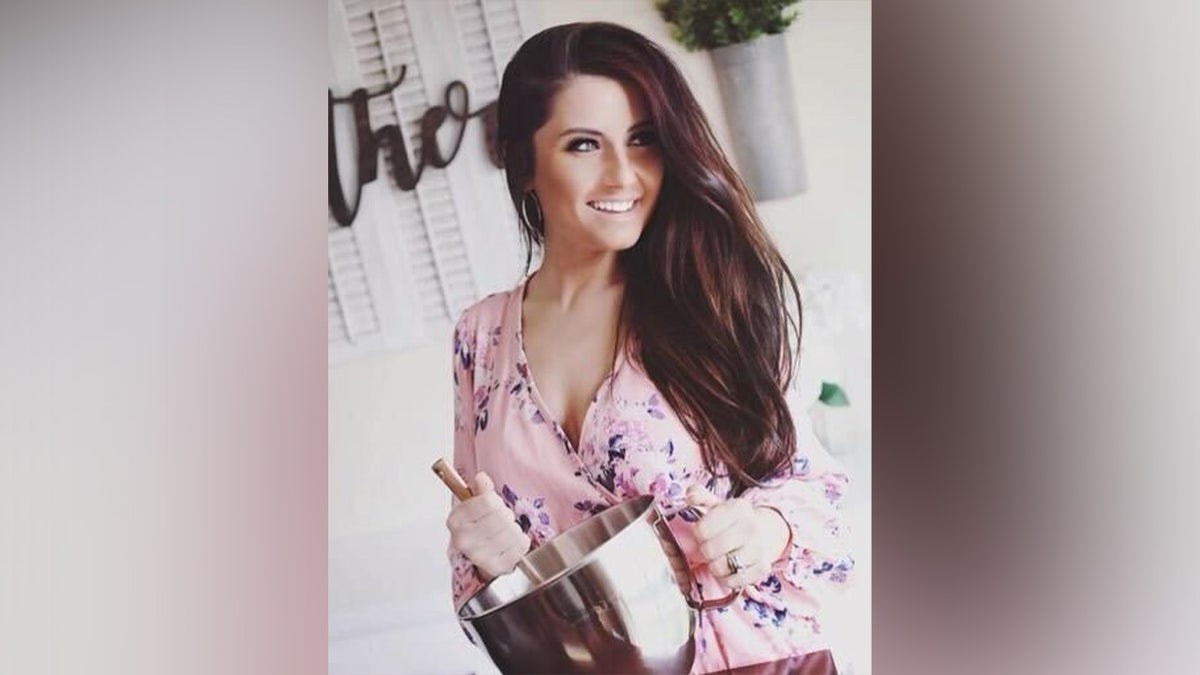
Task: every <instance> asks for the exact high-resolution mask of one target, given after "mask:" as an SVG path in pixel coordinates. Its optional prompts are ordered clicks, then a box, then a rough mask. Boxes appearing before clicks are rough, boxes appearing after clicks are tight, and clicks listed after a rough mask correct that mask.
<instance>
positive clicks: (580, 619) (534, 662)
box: [458, 496, 732, 673]
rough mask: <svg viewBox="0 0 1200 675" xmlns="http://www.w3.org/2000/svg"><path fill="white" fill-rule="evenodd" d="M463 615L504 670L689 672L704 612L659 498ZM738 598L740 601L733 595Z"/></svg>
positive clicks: (539, 558) (599, 528)
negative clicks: (658, 504) (694, 638)
mask: <svg viewBox="0 0 1200 675" xmlns="http://www.w3.org/2000/svg"><path fill="white" fill-rule="evenodd" d="M524 563H525V564H524V565H523V567H524V568H525V569H522V567H518V568H517V569H515V570H513V571H512V572H510V573H509V574H505V575H502V576H499V577H497V578H495V579H493V580H492V581H491V582H490V583H488V584H487V585H486V586H484V587H483V588H482V589H480V590H479V591H478V592H477V593H476V594H475V595H474V596H472V597H471V598H470V599H469V600H468V601H467V602H466V603H464V604H463V606H462V607H461V608H460V609H459V613H458V614H459V618H460V619H462V622H463V624H464V626H465V627H466V629H467V632H468V633H469V634H470V636H471V638H472V640H473V641H474V642H475V644H477V645H480V646H482V647H483V648H484V649H485V650H486V651H487V653H488V655H489V656H490V657H491V658H492V661H494V662H495V663H496V666H497V667H498V668H500V670H501V671H503V672H505V673H686V672H688V670H690V668H691V666H692V661H693V659H694V658H695V645H694V643H693V642H692V636H693V634H694V632H695V629H696V621H697V617H698V612H699V610H701V609H702V608H708V607H710V606H713V605H710V604H704V605H701V604H699V603H696V602H694V601H693V600H691V598H690V596H689V590H690V589H691V587H692V577H691V573H690V571H689V569H688V566H687V562H686V560H685V558H684V556H683V553H682V552H681V551H680V549H679V545H678V543H677V542H676V541H675V538H674V536H673V535H672V534H671V530H670V528H668V527H667V523H666V521H665V520H664V518H663V516H662V514H661V513H659V511H658V509H657V507H656V506H655V505H654V499H653V497H650V496H643V497H638V498H636V499H633V500H631V501H628V502H625V503H624V504H619V505H617V506H613V507H610V508H609V509H607V510H605V511H603V512H601V513H599V514H597V515H594V516H592V517H590V518H588V519H587V520H585V521H583V522H581V523H579V524H578V525H575V526H574V527H572V528H571V529H569V530H567V531H566V532H563V533H562V534H560V535H558V536H557V537H555V538H553V539H551V540H550V541H548V542H546V543H544V544H542V545H541V546H540V547H538V548H536V549H534V550H533V551H531V552H530V553H529V554H528V555H526V556H525V559H524ZM731 597H732V596H731Z"/></svg>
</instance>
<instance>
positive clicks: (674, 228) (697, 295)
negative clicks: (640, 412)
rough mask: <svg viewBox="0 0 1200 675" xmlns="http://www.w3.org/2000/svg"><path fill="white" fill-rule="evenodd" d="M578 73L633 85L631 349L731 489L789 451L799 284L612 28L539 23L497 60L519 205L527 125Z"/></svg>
mask: <svg viewBox="0 0 1200 675" xmlns="http://www.w3.org/2000/svg"><path fill="white" fill-rule="evenodd" d="M582 74H586V75H599V76H604V77H608V78H611V79H614V80H617V81H620V82H623V83H627V84H629V85H632V86H633V87H634V88H636V89H637V90H638V91H640V92H641V95H642V97H643V100H644V101H645V104H646V108H647V111H648V112H649V115H650V118H651V121H652V124H653V127H654V130H655V132H656V134H657V136H658V142H659V147H660V149H661V152H662V155H663V184H662V188H661V190H660V193H659V197H658V202H657V204H656V206H655V208H654V211H653V213H652V214H651V216H650V219H649V222H647V224H646V228H645V230H644V231H643V232H642V236H641V237H640V238H639V239H638V241H637V243H636V244H634V245H633V246H632V247H631V248H629V249H628V250H625V251H622V252H621V253H620V254H619V258H618V259H619V265H620V267H621V271H622V273H623V274H624V276H625V288H626V293H625V296H624V297H625V304H624V308H623V310H622V311H623V315H624V317H625V320H626V321H627V322H628V328H629V330H630V331H631V332H632V333H633V335H634V336H636V340H635V341H634V342H633V344H636V345H637V353H634V354H631V355H630V356H631V357H632V358H634V359H635V360H636V361H637V362H638V363H639V364H640V366H641V367H642V369H643V370H645V372H646V374H647V375H648V376H649V377H650V380H651V381H652V382H654V384H655V386H656V387H658V389H659V391H660V392H661V393H662V395H663V396H664V398H665V399H666V401H667V403H668V404H669V405H670V406H671V407H672V409H673V410H674V411H675V413H676V414H677V415H678V416H679V418H680V421H681V422H682V423H683V425H684V427H685V428H686V429H687V431H688V433H690V434H691V435H692V437H693V438H694V439H695V440H696V441H697V442H698V443H699V445H700V449H701V452H702V454H703V457H704V462H705V465H706V468H707V469H708V470H709V471H710V472H711V473H713V474H718V467H719V464H723V465H724V466H725V467H726V468H727V469H728V475H729V478H730V480H731V482H732V489H733V494H734V495H738V494H741V493H742V492H743V491H744V490H745V489H746V488H747V487H749V486H751V485H757V484H760V482H761V481H762V480H764V479H765V478H767V477H768V476H769V475H771V474H772V473H774V472H776V471H780V470H786V469H787V468H788V467H790V461H791V458H792V456H793V454H794V453H795V450H796V431H795V426H794V425H793V423H792V416H791V413H790V411H789V410H788V405H787V402H786V400H785V398H784V392H785V390H786V389H787V386H788V384H789V382H790V380H791V377H792V363H793V359H792V356H791V355H792V353H793V351H792V350H793V349H794V348H795V347H796V346H798V345H799V341H800V321H799V316H800V312H799V307H800V294H799V291H798V289H797V286H796V280H795V278H794V277H793V275H792V273H791V270H789V269H788V266H787V264H786V263H785V262H784V260H783V257H782V256H781V255H780V254H779V251H778V250H777V249H776V247H775V245H774V243H773V242H772V241H771V238H770V236H769V235H768V233H767V231H766V229H765V228H764V227H763V225H762V222H761V221H760V220H759V218H758V214H757V212H756V211H755V208H754V202H753V200H752V199H751V197H750V194H749V191H748V190H747V189H746V186H745V185H744V184H743V183H742V181H741V179H740V178H739V177H738V175H737V174H736V173H735V172H734V170H733V167H732V166H731V165H730V163H729V160H728V159H727V158H726V157H725V154H724V153H723V152H722V151H721V149H720V147H719V146H718V145H717V142H716V139H715V137H714V136H713V133H712V130H711V129H710V128H709V126H708V121H707V120H706V119H705V117H704V113H703V111H702V110H701V109H700V106H699V104H698V103H697V102H696V99H695V97H693V96H692V92H691V90H690V89H689V88H688V86H687V82H686V81H685V80H684V78H683V75H682V74H681V73H680V71H679V68H678V67H677V66H676V65H675V63H674V62H673V61H672V60H671V58H670V57H669V56H667V55H666V54H665V53H664V52H663V51H662V49H661V48H659V47H658V46H657V45H656V44H654V43H653V42H651V41H650V40H648V39H646V38H645V37H643V36H642V35H640V34H639V33H637V32H635V31H632V30H629V29H628V28H624V27H622V26H618V25H616V24H611V23H599V22H596V23H572V24H566V25H561V26H554V27H552V28H548V29H546V30H544V31H542V32H540V33H538V34H537V35H534V36H533V37H531V38H529V40H527V41H526V42H525V43H524V44H522V45H521V47H520V49H518V50H517V53H516V54H515V55H514V56H513V58H512V61H511V62H509V64H508V67H507V68H505V70H504V79H503V82H502V83H501V86H500V96H499V100H498V101H497V124H498V129H497V141H498V145H499V147H500V152H501V154H502V157H503V159H504V168H505V172H506V178H507V181H508V188H509V193H510V195H511V196H512V200H513V206H514V207H516V209H517V211H518V213H521V212H522V200H523V199H525V189H524V188H525V186H526V185H528V184H529V180H530V178H531V177H532V175H533V171H534V166H533V158H534V152H533V134H534V132H535V131H537V130H538V129H539V128H540V127H541V126H542V125H543V124H545V123H546V120H547V119H548V117H549V112H550V106H551V103H552V102H553V99H554V96H555V95H556V94H557V92H558V91H559V89H560V88H561V87H562V86H563V84H564V83H565V82H566V81H567V79H568V78H570V77H572V76H574V75H582ZM529 210H532V211H533V212H534V213H536V212H537V210H536V209H527V213H528V211H529ZM531 218H532V219H531V220H530V219H526V218H520V221H521V227H522V235H523V238H524V240H525V244H526V270H527V271H528V267H529V262H530V258H531V256H532V250H533V247H534V246H535V245H536V246H539V247H540V246H542V245H543V244H544V238H545V231H544V224H543V223H542V222H541V221H540V220H539V219H538V218H537V217H533V216H531ZM789 294H790V297H789ZM789 300H791V301H794V303H795V313H794V314H793V312H792V311H790V310H789V305H788V303H789Z"/></svg>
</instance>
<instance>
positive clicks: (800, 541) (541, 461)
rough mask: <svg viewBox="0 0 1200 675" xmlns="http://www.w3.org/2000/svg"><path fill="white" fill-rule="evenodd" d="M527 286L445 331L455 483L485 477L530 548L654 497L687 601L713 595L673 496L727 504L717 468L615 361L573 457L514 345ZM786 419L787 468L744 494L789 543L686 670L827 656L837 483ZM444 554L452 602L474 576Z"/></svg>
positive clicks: (645, 382)
mask: <svg viewBox="0 0 1200 675" xmlns="http://www.w3.org/2000/svg"><path fill="white" fill-rule="evenodd" d="M524 286H525V283H524V282H522V283H521V284H520V285H518V286H517V288H515V289H513V290H512V291H509V292H507V293H498V294H495V295H492V296H489V297H487V298H485V299H483V300H481V301H480V302H478V303H476V304H475V305H474V306H472V307H471V308H470V309H468V310H467V311H466V312H464V314H463V316H462V318H461V319H460V320H459V322H458V324H457V325H456V326H455V330H454V339H453V356H454V359H453V381H454V384H455V387H454V419H455V424H454V465H455V467H456V468H457V469H458V470H459V472H460V473H462V474H463V475H464V476H474V475H475V473H476V472H478V471H486V472H487V473H488V474H489V475H490V476H491V477H492V479H493V481H494V482H495V484H496V485H497V486H498V487H497V492H498V493H499V494H500V496H501V498H502V499H503V500H504V503H505V504H506V505H508V506H509V508H511V509H512V510H513V514H514V516H515V518H516V520H517V523H518V524H519V525H520V526H521V529H522V531H523V532H525V533H527V534H528V535H529V537H530V539H531V541H532V543H533V546H535V547H536V546H539V545H541V544H543V543H545V542H546V541H548V540H549V539H551V538H553V537H554V536H555V535H556V534H557V533H559V532H561V531H563V530H566V529H567V528H569V527H571V526H572V525H574V524H576V523H578V522H580V521H582V520H584V519H585V518H588V517H590V516H592V515H594V514H597V513H599V512H601V511H603V510H604V509H606V508H608V507H609V506H611V505H613V504H617V503H620V502H622V501H625V500H627V499H630V498H633V497H636V496H640V495H653V496H654V497H655V500H656V503H657V505H658V507H659V509H660V511H661V512H662V513H663V514H664V516H665V517H666V518H667V523H668V526H669V527H670V528H671V531H672V533H673V534H674V535H675V537H676V539H677V540H678V541H679V543H680V545H681V547H682V548H683V549H684V552H685V554H687V555H689V563H690V566H691V568H692V570H693V577H694V578H693V582H694V591H693V594H694V595H695V597H696V598H697V599H705V598H708V597H717V596H718V595H720V594H723V591H722V590H719V589H721V587H720V586H719V584H718V583H717V581H716V579H714V578H713V577H712V575H711V574H710V573H709V571H708V570H707V567H706V566H705V564H704V561H703V560H702V559H699V558H698V556H699V554H698V552H696V551H695V548H696V544H695V537H694V533H693V528H694V527H695V522H696V520H697V516H696V514H695V513H693V512H692V511H691V510H689V509H686V508H685V506H686V502H685V499H684V495H685V493H686V491H687V488H688V487H689V486H691V485H693V484H701V485H704V486H706V487H707V488H708V489H709V490H711V491H712V492H713V493H715V494H717V495H728V494H729V489H730V480H729V477H728V475H727V473H728V472H727V471H725V470H724V467H721V466H717V467H714V468H713V471H714V472H715V473H710V472H709V470H708V469H706V468H705V466H704V462H703V459H702V457H701V455H700V450H699V446H698V444H697V443H696V442H695V440H694V439H692V438H691V437H690V436H689V435H688V433H687V431H686V429H685V428H684V427H683V425H682V423H681V422H680V421H679V419H678V418H677V417H676V416H675V413H674V411H672V410H671V409H670V407H669V406H668V405H667V404H666V402H665V400H664V399H663V397H662V395H661V394H660V393H659V392H658V390H657V389H656V388H655V386H654V384H653V382H652V381H651V380H650V379H649V377H648V376H647V375H646V374H645V372H644V371H643V370H642V369H641V368H640V366H639V365H638V364H637V363H636V362H635V361H632V360H629V359H627V358H625V355H619V358H618V360H617V364H616V366H615V367H614V370H613V372H612V373H610V374H609V376H608V377H607V378H606V379H605V380H604V381H603V383H601V385H600V387H599V389H598V390H597V392H596V394H595V396H594V397H593V398H592V400H591V404H590V408H589V409H588V411H587V413H586V414H585V416H584V423H583V428H582V429H581V431H580V436H579V443H578V447H573V446H572V443H571V442H570V440H569V439H568V438H567V435H566V434H565V432H564V431H563V429H562V427H561V426H560V425H559V424H558V422H557V421H556V420H554V419H553V418H552V417H551V416H550V415H549V414H548V413H547V412H546V408H545V406H544V405H543V403H542V401H541V400H540V398H539V395H538V392H537V386H536V383H535V382H534V380H535V374H534V373H531V372H530V369H529V365H528V362H527V360H526V355H525V353H524V349H523V347H522V339H521V301H522V298H523V296H524ZM796 379H797V380H798V379H799V378H796ZM794 393H795V392H789V398H790V400H792V399H791V397H792V395H793V394H794ZM797 407H798V406H797ZM795 419H796V422H797V437H798V440H799V443H798V446H799V449H798V451H797V453H796V455H795V457H794V458H793V461H792V463H791V465H790V467H785V468H784V469H782V470H781V471H779V472H777V473H776V474H775V475H772V476H770V477H769V478H768V479H767V480H766V481H764V484H763V485H762V487H754V488H751V489H749V490H747V491H746V492H745V493H744V494H743V495H742V497H743V498H744V499H747V500H749V501H750V502H752V503H753V504H755V505H761V506H770V507H771V508H774V509H776V510H777V511H779V513H780V515H782V516H783V518H784V519H785V520H786V521H787V522H788V524H789V525H790V527H791V530H792V531H791V534H792V541H791V543H790V544H789V545H788V547H787V550H786V551H785V553H784V555H783V556H782V557H781V558H780V559H779V560H777V561H775V563H774V565H773V573H772V574H771V575H770V576H769V577H768V578H767V579H765V580H764V581H762V582H761V583H759V584H756V585H754V586H751V587H748V588H746V589H743V592H742V595H741V596H740V597H739V598H738V600H737V601H735V602H734V603H732V604H730V605H728V606H725V607H722V608H720V609H714V610H708V611H705V612H704V613H703V614H702V616H701V620H700V623H699V627H698V628H697V632H696V645H697V657H696V662H695V664H694V666H693V672H696V673H702V672H710V671H714V670H724V669H727V668H733V667H738V666H740V665H748V664H753V663H761V662H763V661H770V660H775V659H780V658H785V657H787V656H792V655H796V654H803V653H806V652H808V651H815V650H818V649H824V648H826V647H827V646H828V645H827V644H826V642H825V640H824V637H823V635H822V634H821V630H820V624H819V622H818V618H817V617H818V613H819V607H820V605H821V600H822V599H823V598H824V597H825V595H826V594H827V593H828V592H830V591H831V590H834V589H835V588H836V587H838V586H843V585H845V584H846V583H849V581H850V579H852V577H853V569H854V560H853V557H851V555H850V554H849V552H848V551H847V550H846V546H845V539H846V537H845V532H844V527H843V526H842V524H841V521H840V520H839V518H838V515H837V511H836V505H837V503H838V502H839V501H840V500H841V498H842V495H843V494H844V492H845V489H846V486H847V484H848V479H847V477H846V475H845V474H844V473H843V472H842V471H841V469H840V467H839V466H838V465H837V464H836V463H835V462H834V461H833V460H832V458H830V457H829V456H828V454H827V453H826V452H825V451H824V449H823V448H821V447H820V444H819V443H818V442H817V440H816V437H815V436H814V435H813V434H812V433H811V427H810V425H809V424H808V420H807V415H804V414H803V413H798V414H797V415H796V416H795ZM689 552H690V553H689ZM449 556H450V565H451V572H452V583H451V591H452V595H453V599H454V602H455V605H456V606H458V605H461V603H462V602H464V601H465V600H466V599H467V598H468V597H470V595H471V594H472V593H474V592H475V591H477V590H478V589H479V587H480V586H481V585H482V580H481V579H480V578H479V576H478V572H477V571H476V570H475V569H474V566H472V565H471V563H470V561H469V560H467V559H466V557H465V556H463V555H462V554H461V553H460V552H458V551H456V550H454V548H453V546H451V548H450V550H449ZM706 594H707V595H706Z"/></svg>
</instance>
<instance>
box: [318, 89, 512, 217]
mask: <svg viewBox="0 0 1200 675" xmlns="http://www.w3.org/2000/svg"><path fill="white" fill-rule="evenodd" d="M407 72H408V67H407V66H401V68H400V76H399V77H398V78H396V81H395V82H393V83H391V84H389V85H387V86H386V87H384V88H383V89H381V90H379V91H377V92H375V93H367V90H366V89H355V90H354V91H353V92H351V93H350V95H349V96H344V97H340V98H339V97H336V96H334V95H333V91H330V92H329V210H330V211H331V212H332V213H333V217H334V219H335V220H337V223H338V225H339V226H341V227H350V225H351V223H353V222H354V217H355V216H356V215H358V207H359V204H360V202H361V200H362V189H363V186H364V185H366V184H367V183H370V182H371V181H373V180H375V178H376V173H377V171H376V167H377V164H378V162H377V158H378V154H379V150H380V148H381V147H384V146H386V147H387V148H388V156H389V157H390V161H391V163H392V174H393V176H394V177H395V179H396V186H397V187H399V188H400V189H401V190H404V191H409V190H412V189H414V188H416V186H417V182H418V181H420V180H421V175H422V174H423V173H424V171H425V167H427V166H432V167H434V168H438V169H441V168H445V167H446V166H447V165H449V164H450V162H452V161H454V158H455V157H456V156H458V150H459V148H460V147H461V146H462V141H463V135H464V134H465V133H466V130H467V122H469V121H470V120H471V118H473V117H479V118H481V119H482V120H483V124H484V133H485V138H486V141H487V152H488V158H489V159H490V160H491V162H492V164H493V165H495V166H496V167H497V168H499V167H500V166H501V163H500V157H499V154H498V153H497V150H496V144H495V142H494V139H495V136H496V102H495V101H492V102H491V103H489V104H487V105H485V106H483V107H482V108H480V109H479V110H475V111H471V101H470V95H469V94H468V93H467V85H465V84H463V83H462V82H461V81H459V80H455V81H454V82H451V83H450V84H448V85H446V90H445V96H444V99H443V101H444V103H443V105H438V106H434V107H432V108H430V109H429V110H426V111H425V114H424V115H422V116H421V123H420V126H421V151H420V155H419V157H418V161H417V166H416V168H413V166H412V164H411V163H410V162H409V160H408V148H407V146H406V145H405V143H404V133H403V132H402V131H401V130H400V127H398V126H397V125H395V124H389V125H387V126H384V127H382V128H380V129H371V120H370V115H369V113H368V109H367V103H368V101H369V100H370V99H372V98H375V97H377V96H385V95H387V94H390V93H391V92H392V90H393V89H395V88H396V87H399V86H400V84H401V83H402V82H404V76H405V74H406V73H407ZM457 94H461V96H457ZM456 101H457V104H456ZM340 104H350V105H351V106H352V107H353V109H354V133H355V136H356V137H357V142H358V153H357V168H358V180H357V185H356V186H355V192H354V203H353V206H351V205H350V204H348V203H347V201H346V195H345V194H344V193H343V192H342V180H341V175H340V174H339V172H338V163H337V136H336V135H335V134H334V131H333V111H334V106H336V105H340ZM447 119H453V120H454V121H455V122H457V123H458V133H457V135H456V136H455V137H454V144H453V147H452V148H451V149H450V154H449V155H443V154H442V149H441V148H440V147H438V142H437V132H438V130H439V129H440V128H441V127H442V125H443V124H445V122H446V120H447Z"/></svg>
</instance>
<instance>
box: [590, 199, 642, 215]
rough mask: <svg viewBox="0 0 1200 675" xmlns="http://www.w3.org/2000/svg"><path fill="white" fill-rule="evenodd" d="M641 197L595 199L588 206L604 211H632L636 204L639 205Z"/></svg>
mask: <svg viewBox="0 0 1200 675" xmlns="http://www.w3.org/2000/svg"><path fill="white" fill-rule="evenodd" d="M640 201H641V200H640V199H628V200H623V201H615V200H614V201H602V202H601V201H595V202H588V203H587V204H588V206H590V207H592V208H593V209H595V210H597V211H601V212H603V213H625V212H627V211H632V210H633V207H634V206H637V204H638V202H640Z"/></svg>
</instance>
